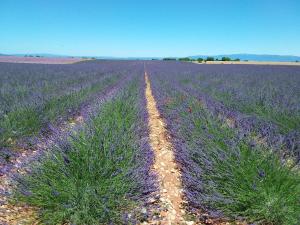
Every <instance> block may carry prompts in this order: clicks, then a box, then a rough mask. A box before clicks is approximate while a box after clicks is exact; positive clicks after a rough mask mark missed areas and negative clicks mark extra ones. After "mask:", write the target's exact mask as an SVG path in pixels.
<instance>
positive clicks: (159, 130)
mask: <svg viewBox="0 0 300 225" xmlns="http://www.w3.org/2000/svg"><path fill="white" fill-rule="evenodd" d="M145 82H146V90H145V95H146V101H147V111H148V115H149V118H148V126H149V136H150V145H151V147H152V149H153V151H154V155H155V159H154V165H153V170H154V171H155V172H156V174H157V177H158V181H159V194H160V203H161V205H162V208H163V209H164V210H163V211H162V212H161V215H160V216H161V221H160V222H159V224H169V225H171V224H193V222H189V221H185V219H184V215H185V211H184V208H183V202H184V200H183V196H182V185H181V173H180V171H179V169H178V167H177V164H176V162H175V157H174V152H173V148H172V144H171V142H170V141H169V137H168V134H167V130H166V128H165V123H164V121H163V119H162V118H161V116H160V114H159V111H158V109H157V106H156V101H155V99H154V97H153V95H152V90H151V84H150V81H149V78H148V74H147V72H145ZM150 224H153V223H150ZM154 224H156V223H155V222H154Z"/></svg>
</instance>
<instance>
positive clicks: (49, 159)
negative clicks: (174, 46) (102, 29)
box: [0, 60, 300, 225]
mask: <svg viewBox="0 0 300 225" xmlns="http://www.w3.org/2000/svg"><path fill="white" fill-rule="evenodd" d="M299 163H300V67H297V66H279V65H275V66H271V65H209V64H194V63H189V62H176V61H174V62H172V61H170V62H168V61H156V60H153V61H142V60H136V61H134V60H131V61H125V60H123V61H117V60H89V61H83V62H77V63H75V64H65V65H59V64H58V65H43V64H30V63H26V64H23V63H18V64H17V63H0V179H1V180H0V201H1V210H0V222H1V224H272V225H281V224H283V225H296V224H299V223H300V217H299V215H300V173H299ZM174 193H175V194H174Z"/></svg>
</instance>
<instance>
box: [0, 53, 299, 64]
mask: <svg viewBox="0 0 300 225" xmlns="http://www.w3.org/2000/svg"><path fill="white" fill-rule="evenodd" d="M0 56H40V57H49V58H61V57H62V58H65V57H75V58H77V57H88V58H92V57H93V58H96V59H127V60H138V59H140V60H151V59H158V60H159V59H162V58H163V57H116V56H115V57H114V56H71V55H59V54H48V53H27V54H1V53H0ZM208 56H212V57H214V58H215V59H221V58H222V57H229V58H231V59H240V60H248V61H269V62H295V61H300V56H293V55H268V54H223V55H221V54H220V55H194V56H188V57H189V58H192V59H198V58H203V59H205V58H207V57H208ZM171 58H177V59H178V58H180V57H176V56H174V57H171Z"/></svg>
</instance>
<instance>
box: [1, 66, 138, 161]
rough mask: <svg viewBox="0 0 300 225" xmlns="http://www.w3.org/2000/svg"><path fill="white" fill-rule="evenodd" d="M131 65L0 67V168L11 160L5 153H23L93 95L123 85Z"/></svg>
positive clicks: (10, 154) (14, 154) (75, 111)
mask: <svg viewBox="0 0 300 225" xmlns="http://www.w3.org/2000/svg"><path fill="white" fill-rule="evenodd" d="M134 65H135V62H131V63H129V62H123V61H89V62H82V63H77V64H72V65H39V64H14V63H0V81H1V82H0V85H1V88H0V90H1V91H0V100H1V101H0V125H1V127H0V149H1V152H0V159H1V164H5V163H7V162H8V161H10V160H11V159H12V158H14V157H16V154H17V153H16V152H14V151H11V149H16V148H20V147H21V148H22V149H23V148H24V147H25V148H28V146H27V145H26V144H27V143H28V142H29V143H32V142H33V140H32V139H31V138H30V137H32V136H35V135H37V134H38V133H40V132H41V131H43V132H44V133H45V131H46V132H48V131H49V128H50V127H51V126H50V125H54V124H58V123H60V122H61V121H65V120H66V119H67V118H68V117H72V116H73V115H74V114H75V113H77V112H78V111H79V109H80V108H82V107H84V106H86V104H87V102H90V101H93V99H95V98H96V96H97V95H98V94H99V93H101V92H103V91H105V90H106V89H107V88H109V87H112V86H114V85H115V84H117V83H119V82H120V81H121V80H124V79H126V74H128V73H127V71H129V70H131V69H132V68H134ZM28 137H29V138H28ZM24 144H25V146H24ZM26 146H27V147H26Z"/></svg>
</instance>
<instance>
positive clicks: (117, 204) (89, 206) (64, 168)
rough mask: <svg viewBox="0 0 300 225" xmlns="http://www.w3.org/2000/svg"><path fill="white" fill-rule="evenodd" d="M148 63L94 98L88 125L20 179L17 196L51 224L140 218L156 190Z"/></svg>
mask: <svg viewBox="0 0 300 225" xmlns="http://www.w3.org/2000/svg"><path fill="white" fill-rule="evenodd" d="M142 75H143V63H142V62H135V63H134V65H133V66H132V67H131V68H129V70H128V71H127V72H126V74H125V76H126V77H131V79H130V80H128V81H126V82H125V83H126V84H125V86H124V85H123V88H122V90H120V91H119V92H118V93H116V95H115V96H114V97H113V98H112V99H107V101H106V102H103V103H102V104H101V105H99V104H95V105H94V107H93V109H91V110H90V111H91V112H93V115H92V116H91V117H90V119H89V120H88V123H87V124H86V126H84V127H83V128H81V129H79V130H78V129H77V130H76V133H71V135H70V136H68V137H67V138H64V139H62V140H60V141H58V142H57V143H56V144H55V145H54V147H52V148H50V149H49V150H50V151H47V154H46V155H45V154H43V155H40V156H39V157H38V158H37V159H36V160H35V161H36V163H35V164H34V165H31V166H30V168H29V173H28V174H27V175H25V176H21V177H19V178H18V179H17V180H16V185H17V186H18V189H17V192H16V194H15V195H14V199H15V200H17V201H18V202H25V203H27V204H29V205H31V206H36V207H38V208H39V216H40V219H41V221H43V222H44V223H47V224H58V223H66V222H68V223H72V224H115V223H117V224H119V223H120V224H121V223H125V224H128V223H130V224H136V223H138V221H143V220H146V219H147V216H148V215H147V213H145V212H144V211H143V210H141V209H142V208H141V207H142V206H143V204H147V203H146V200H147V199H148V198H149V197H150V196H151V195H152V194H153V193H154V191H155V190H156V185H155V177H154V174H152V172H151V170H150V167H151V165H152V164H153V162H152V161H153V153H152V151H151V149H150V146H149V143H148V129H147V121H146V120H147V112H146V108H145V106H146V104H145V96H144V88H145V83H144V80H143V76H142Z"/></svg>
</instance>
